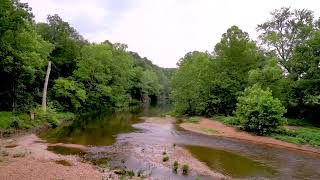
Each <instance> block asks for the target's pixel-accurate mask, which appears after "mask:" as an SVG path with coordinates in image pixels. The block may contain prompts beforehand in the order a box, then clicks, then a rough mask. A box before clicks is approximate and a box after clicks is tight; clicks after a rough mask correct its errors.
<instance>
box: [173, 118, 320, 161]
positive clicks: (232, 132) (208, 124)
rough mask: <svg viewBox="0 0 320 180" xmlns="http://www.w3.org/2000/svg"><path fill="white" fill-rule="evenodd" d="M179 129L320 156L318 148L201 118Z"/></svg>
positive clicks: (184, 124) (180, 125)
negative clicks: (197, 121) (239, 129)
mask: <svg viewBox="0 0 320 180" xmlns="http://www.w3.org/2000/svg"><path fill="white" fill-rule="evenodd" d="M179 127H180V128H182V129H183V130H185V131H189V132H192V133H196V134H201V135H205V136H209V137H210V136H214V137H221V138H227V139H231V140H240V141H242V142H244V143H255V144H261V145H266V146H270V147H277V148H282V149H289V150H294V151H300V152H303V153H307V154H312V155H316V156H320V148H315V147H310V146H308V145H296V144H292V143H288V142H284V141H281V140H277V139H274V138H272V137H265V136H256V135H253V134H250V133H247V132H244V131H238V130H237V129H236V128H234V127H231V126H227V125H225V124H223V123H222V122H219V121H215V120H209V119H207V118H202V119H201V120H200V122H199V123H182V124H179Z"/></svg>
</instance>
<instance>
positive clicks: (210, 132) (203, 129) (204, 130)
mask: <svg viewBox="0 0 320 180" xmlns="http://www.w3.org/2000/svg"><path fill="white" fill-rule="evenodd" d="M200 131H202V132H204V133H207V134H210V135H211V134H217V133H219V131H217V130H214V129H210V128H200Z"/></svg>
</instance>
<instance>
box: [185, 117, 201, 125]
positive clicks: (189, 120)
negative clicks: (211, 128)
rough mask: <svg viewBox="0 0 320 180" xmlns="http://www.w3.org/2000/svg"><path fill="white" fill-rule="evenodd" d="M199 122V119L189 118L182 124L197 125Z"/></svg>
mask: <svg viewBox="0 0 320 180" xmlns="http://www.w3.org/2000/svg"><path fill="white" fill-rule="evenodd" d="M199 121H200V117H196V116H195V117H189V118H187V119H185V120H184V121H183V122H185V123H198V122H199Z"/></svg>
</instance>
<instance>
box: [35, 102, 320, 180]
mask: <svg viewBox="0 0 320 180" xmlns="http://www.w3.org/2000/svg"><path fill="white" fill-rule="evenodd" d="M162 111H163V109H162V110H161V109H160V110H159V109H158V108H154V109H152V108H151V109H148V110H144V111H142V112H139V113H129V112H121V113H113V114H101V115H99V116H89V117H83V118H79V120H75V121H73V122H70V123H66V124H65V125H64V126H61V127H58V128H55V129H52V130H49V131H48V132H45V133H43V134H41V135H40V136H41V137H43V138H45V139H46V140H47V141H48V142H49V143H58V142H59V143H73V144H81V145H86V146H87V147H88V149H89V152H90V157H91V158H99V159H107V161H108V163H109V164H111V166H115V167H116V166H125V167H126V168H128V169H132V170H134V171H136V172H137V171H140V170H143V171H148V173H147V174H148V175H150V176H151V177H152V178H154V179H195V177H194V176H182V175H177V174H174V173H173V172H172V171H171V170H170V169H169V170H168V169H166V168H165V167H155V166H153V165H152V164H150V163H148V162H146V161H144V160H142V159H139V158H136V156H134V155H132V151H133V150H134V151H135V152H138V154H139V153H140V155H143V150H144V149H146V148H149V147H155V146H157V145H159V144H171V145H177V146H181V147H184V148H185V149H187V150H188V151H189V152H190V153H191V154H192V155H193V157H195V158H197V159H198V160H200V161H202V162H204V163H205V164H206V165H207V166H208V167H210V168H211V169H212V170H213V171H215V172H219V173H222V174H224V175H227V176H229V177H232V178H237V179H320V156H317V155H312V154H306V153H302V152H298V151H293V150H288V149H281V148H276V147H270V146H265V145H258V144H253V143H247V142H244V141H239V140H231V139H225V138H221V137H208V136H203V135H198V134H194V133H190V132H186V131H183V130H181V129H179V128H177V127H176V125H173V124H152V123H145V122H143V121H142V120H141V119H140V117H141V116H155V115H159V113H161V112H162ZM110 152H112V153H110ZM102 162H106V161H102ZM201 179H210V178H208V177H201Z"/></svg>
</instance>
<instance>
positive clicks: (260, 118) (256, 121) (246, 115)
mask: <svg viewBox="0 0 320 180" xmlns="http://www.w3.org/2000/svg"><path fill="white" fill-rule="evenodd" d="M285 112H286V109H285V108H284V107H283V106H282V104H281V102H280V100H278V99H276V98H273V97H272V93H271V91H270V90H269V89H267V90H263V89H261V87H260V86H259V85H254V86H252V87H249V88H246V89H245V90H244V92H243V95H242V96H240V97H239V98H238V104H237V110H236V115H237V117H238V118H239V119H240V122H241V125H242V126H243V128H244V129H245V130H246V131H251V132H254V133H256V134H258V135H264V134H269V133H270V132H271V131H272V130H273V129H275V128H277V127H278V126H279V125H281V122H282V116H283V114H284V113H285Z"/></svg>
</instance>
